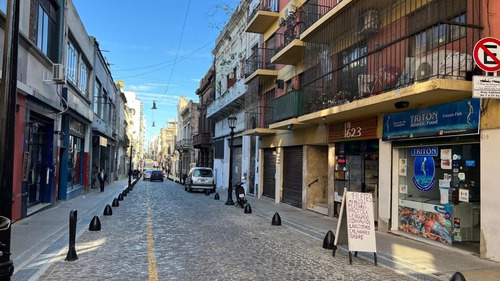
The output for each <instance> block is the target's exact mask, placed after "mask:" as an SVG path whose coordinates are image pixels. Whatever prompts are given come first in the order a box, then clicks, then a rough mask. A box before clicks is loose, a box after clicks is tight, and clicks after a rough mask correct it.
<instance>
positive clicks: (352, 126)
mask: <svg viewBox="0 0 500 281" xmlns="http://www.w3.org/2000/svg"><path fill="white" fill-rule="evenodd" d="M376 138H377V119H376V118H375V117H370V118H365V119H358V120H354V121H348V122H338V123H332V124H330V125H329V126H328V142H330V143H331V142H342V141H356V140H370V139H376Z"/></svg>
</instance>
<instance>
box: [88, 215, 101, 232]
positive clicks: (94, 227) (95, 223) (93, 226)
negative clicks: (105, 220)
mask: <svg viewBox="0 0 500 281" xmlns="http://www.w3.org/2000/svg"><path fill="white" fill-rule="evenodd" d="M89 231H101V221H100V220H99V217H98V216H94V217H93V218H92V221H90V225H89Z"/></svg>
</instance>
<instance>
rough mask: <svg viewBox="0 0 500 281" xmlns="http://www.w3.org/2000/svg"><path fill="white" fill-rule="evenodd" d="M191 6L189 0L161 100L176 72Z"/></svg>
mask: <svg viewBox="0 0 500 281" xmlns="http://www.w3.org/2000/svg"><path fill="white" fill-rule="evenodd" d="M190 6H191V0H189V1H188V5H187V9H186V15H185V16H184V22H183V23H182V30H181V37H180V38H179V44H178V45H177V51H176V53H175V58H174V64H173V66H172V70H171V71H170V77H169V78H168V82H167V88H166V89H165V92H164V93H163V95H162V96H161V98H160V101H159V102H161V101H162V100H163V97H165V95H166V94H167V92H168V88H169V85H170V81H171V80H172V75H173V74H174V70H175V65H176V63H177V57H178V55H179V49H180V48H181V43H182V37H183V36H184V28H185V27H186V22H187V17H188V14H189V7H190Z"/></svg>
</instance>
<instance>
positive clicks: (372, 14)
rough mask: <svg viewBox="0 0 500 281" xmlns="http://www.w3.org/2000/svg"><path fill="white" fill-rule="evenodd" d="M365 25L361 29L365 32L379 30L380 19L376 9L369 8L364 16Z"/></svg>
mask: <svg viewBox="0 0 500 281" xmlns="http://www.w3.org/2000/svg"><path fill="white" fill-rule="evenodd" d="M362 20H363V26H362V27H361V31H363V32H375V31H378V26H379V20H378V12H377V11H376V10H368V11H366V12H365V13H364V14H363V16H362Z"/></svg>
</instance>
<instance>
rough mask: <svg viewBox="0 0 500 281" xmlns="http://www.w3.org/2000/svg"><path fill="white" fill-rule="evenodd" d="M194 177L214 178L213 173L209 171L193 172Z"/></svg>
mask: <svg viewBox="0 0 500 281" xmlns="http://www.w3.org/2000/svg"><path fill="white" fill-rule="evenodd" d="M193 176H195V177H205V178H207V177H213V175H212V171H211V170H208V169H199V170H194V171H193Z"/></svg>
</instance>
